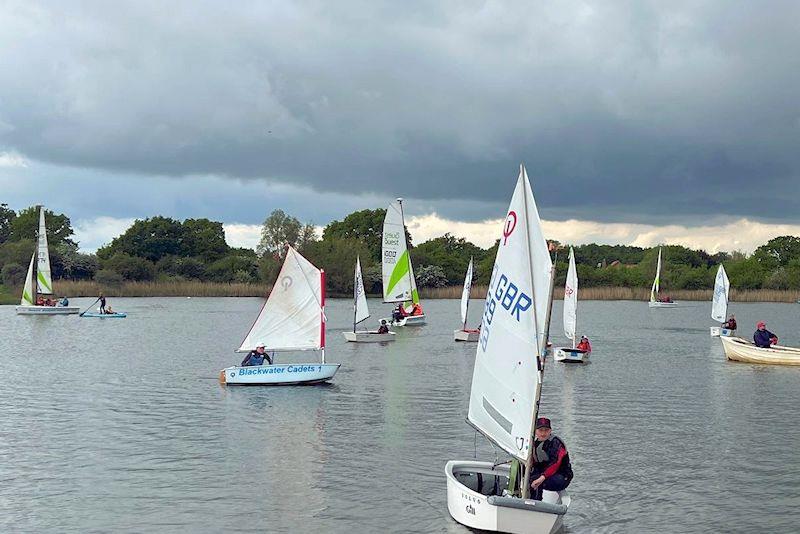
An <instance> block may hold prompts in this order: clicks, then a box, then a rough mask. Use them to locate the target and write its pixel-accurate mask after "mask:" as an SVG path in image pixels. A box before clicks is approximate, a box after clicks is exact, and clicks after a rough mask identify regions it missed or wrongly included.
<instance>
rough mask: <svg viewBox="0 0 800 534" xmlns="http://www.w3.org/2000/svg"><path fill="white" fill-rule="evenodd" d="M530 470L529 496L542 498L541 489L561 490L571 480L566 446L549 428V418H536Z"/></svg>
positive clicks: (537, 498) (570, 468)
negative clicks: (530, 490)
mask: <svg viewBox="0 0 800 534" xmlns="http://www.w3.org/2000/svg"><path fill="white" fill-rule="evenodd" d="M534 435H535V439H534V441H533V447H534V450H533V467H532V470H531V489H532V490H533V491H532V492H531V498H532V499H536V500H539V501H540V500H542V490H543V489H546V490H548V491H561V490H564V489H566V488H567V486H569V483H570V482H571V481H572V466H571V465H570V462H569V453H568V452H567V447H566V445H564V442H563V441H561V439H560V438H559V437H558V436H556V435H555V434H553V431H552V430H551V429H550V419H548V418H547V417H540V418H538V419H537V420H536V428H535V431H534Z"/></svg>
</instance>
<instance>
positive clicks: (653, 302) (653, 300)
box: [650, 247, 678, 308]
mask: <svg viewBox="0 0 800 534" xmlns="http://www.w3.org/2000/svg"><path fill="white" fill-rule="evenodd" d="M660 285H661V247H658V263H657V264H656V277H655V279H653V287H652V288H651V289H650V307H651V308H675V307H677V306H678V304H677V303H675V302H673V301H672V300H671V299H670V300H661V297H659V296H658V292H659V286H660Z"/></svg>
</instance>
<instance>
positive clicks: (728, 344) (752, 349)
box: [719, 337, 800, 365]
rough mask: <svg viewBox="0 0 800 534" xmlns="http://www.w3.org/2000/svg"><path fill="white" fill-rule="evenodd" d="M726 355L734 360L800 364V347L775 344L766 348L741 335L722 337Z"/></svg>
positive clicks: (773, 363)
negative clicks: (757, 345)
mask: <svg viewBox="0 0 800 534" xmlns="http://www.w3.org/2000/svg"><path fill="white" fill-rule="evenodd" d="M719 339H720V341H722V348H723V349H724V350H725V357H726V358H728V359H729V360H731V361H734V362H744V363H763V364H770V365H800V349H798V348H794V347H783V346H780V345H773V346H772V347H770V348H768V349H765V348H761V347H756V346H755V345H753V344H752V343H750V342H749V341H747V340H744V339H742V338H740V337H720V338H719Z"/></svg>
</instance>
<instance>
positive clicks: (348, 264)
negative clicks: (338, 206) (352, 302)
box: [304, 238, 374, 295]
mask: <svg viewBox="0 0 800 534" xmlns="http://www.w3.org/2000/svg"><path fill="white" fill-rule="evenodd" d="M304 255H305V256H306V258H308V261H310V262H311V263H313V264H314V265H316V266H317V267H319V268H320V269H323V270H325V280H326V287H327V290H328V292H329V293H330V294H332V295H352V294H353V271H354V269H355V266H356V257H357V256H360V257H361V272H362V274H363V272H364V270H365V269H369V268H370V267H371V266H372V265H374V262H373V260H372V258H371V257H370V253H369V249H368V248H367V246H366V245H364V244H363V243H361V242H360V241H357V240H354V239H335V238H328V239H323V240H321V241H315V242H313V243H310V244H309V245H308V246H307V247H306V249H305V251H304ZM365 289H366V288H365Z"/></svg>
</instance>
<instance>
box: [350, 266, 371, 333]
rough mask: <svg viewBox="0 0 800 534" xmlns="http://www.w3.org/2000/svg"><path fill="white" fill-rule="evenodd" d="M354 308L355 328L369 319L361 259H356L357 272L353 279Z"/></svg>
mask: <svg viewBox="0 0 800 534" xmlns="http://www.w3.org/2000/svg"><path fill="white" fill-rule="evenodd" d="M353 306H354V307H355V310H354V315H353V317H354V320H353V326H355V325H357V324H358V323H360V322H361V321H363V320H364V319H366V318H368V317H369V307H367V294H366V292H365V291H364V278H363V277H362V276H361V258H359V257H357V258H356V272H355V277H354V279H353Z"/></svg>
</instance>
